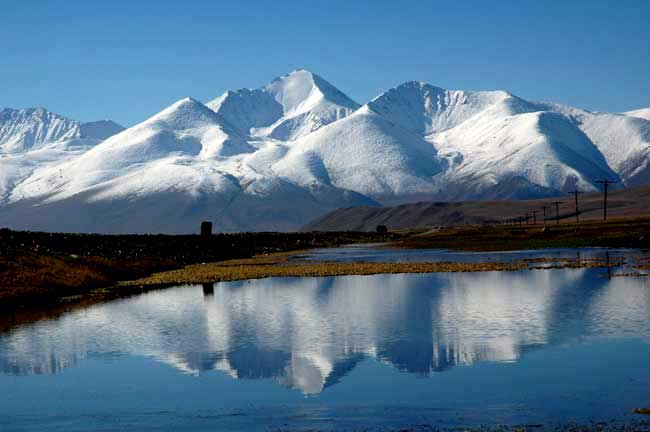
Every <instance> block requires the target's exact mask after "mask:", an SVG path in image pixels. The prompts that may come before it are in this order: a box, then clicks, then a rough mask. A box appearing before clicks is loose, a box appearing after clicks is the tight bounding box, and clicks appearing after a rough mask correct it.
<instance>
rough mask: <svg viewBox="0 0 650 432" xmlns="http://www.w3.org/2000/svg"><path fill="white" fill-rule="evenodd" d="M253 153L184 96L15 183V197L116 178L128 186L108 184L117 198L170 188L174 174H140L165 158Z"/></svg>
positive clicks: (65, 192) (54, 193)
mask: <svg viewBox="0 0 650 432" xmlns="http://www.w3.org/2000/svg"><path fill="white" fill-rule="evenodd" d="M250 151H253V147H251V146H250V145H249V144H248V143H246V141H244V140H243V139H242V138H241V137H240V136H239V135H238V134H237V132H236V131H234V129H232V128H231V127H230V126H229V125H228V124H227V123H226V122H225V121H224V120H223V119H221V118H220V117H219V115H218V114H215V113H214V112H213V111H212V110H210V109H209V108H207V107H206V106H205V105H203V104H201V103H200V102H197V101H195V100H193V99H191V98H186V99H182V100H180V101H178V102H176V103H174V104H172V105H170V106H169V107H167V108H166V109H164V110H163V111H161V112H160V113H158V114H156V115H155V116H153V117H151V118H150V119H148V120H146V121H144V122H142V123H140V124H138V125H136V126H134V127H132V128H130V129H127V130H125V131H123V132H121V133H119V134H117V135H114V136H112V137H110V138H109V139H107V140H105V141H104V142H102V143H101V144H99V145H97V146H95V147H94V148H92V149H91V150H89V151H88V152H86V153H84V154H83V155H82V156H80V157H78V158H76V159H74V160H71V161H69V162H66V163H64V164H61V165H55V166H52V167H50V168H49V169H47V170H44V171H42V172H39V173H38V174H39V175H38V176H33V177H32V178H30V179H29V180H28V181H26V182H24V183H22V184H21V185H19V186H17V187H16V189H15V190H14V192H13V194H12V200H17V199H23V198H25V197H39V196H42V195H50V198H51V199H54V198H57V199H60V198H65V197H69V196H72V195H74V194H77V193H79V192H81V191H83V190H84V189H86V188H89V187H95V186H97V185H99V184H102V183H105V182H110V181H111V180H113V179H117V178H121V179H122V180H123V182H126V183H127V184H126V185H120V186H116V185H114V184H112V183H111V184H109V185H107V186H106V187H109V189H110V190H112V191H114V192H115V193H117V194H118V195H119V196H125V195H129V194H136V195H137V194H138V193H139V192H138V191H140V190H141V191H142V193H145V194H146V193H149V192H152V191H157V190H158V189H159V188H161V187H162V188H163V189H165V190H167V189H169V188H173V187H174V184H173V181H172V182H171V183H170V184H166V183H165V178H164V177H171V176H169V175H166V176H164V177H162V178H160V177H157V176H156V175H151V174H148V173H142V172H143V171H145V170H149V171H150V172H154V173H155V172H157V170H158V169H159V167H160V163H161V160H166V161H177V160H182V159H183V158H189V160H190V161H191V160H203V159H209V158H219V157H226V156H232V155H235V154H239V153H243V152H250ZM135 172H141V175H139V176H137V175H135V174H134V173H135ZM133 176H134V177H133ZM134 179H135V180H134ZM147 181H148V182H149V183H146V182H147ZM143 182H144V183H143ZM147 186H150V187H147ZM199 186H200V184H197V187H199Z"/></svg>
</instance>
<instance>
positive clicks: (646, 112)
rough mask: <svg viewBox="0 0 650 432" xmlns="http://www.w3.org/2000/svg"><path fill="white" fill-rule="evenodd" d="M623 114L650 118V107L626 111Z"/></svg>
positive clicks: (645, 118)
mask: <svg viewBox="0 0 650 432" xmlns="http://www.w3.org/2000/svg"><path fill="white" fill-rule="evenodd" d="M623 114H625V115H627V116H630V117H637V118H640V119H644V120H650V108H641V109H638V110H634V111H628V112H624V113H623Z"/></svg>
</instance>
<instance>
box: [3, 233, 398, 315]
mask: <svg viewBox="0 0 650 432" xmlns="http://www.w3.org/2000/svg"><path fill="white" fill-rule="evenodd" d="M396 238H397V237H396V236H395V235H378V234H375V233H287V234H285V233H242V234H222V235H215V236H212V237H211V238H209V239H203V238H201V237H200V236H192V235H186V236H165V235H87V234H50V233H35V232H14V231H9V230H0V308H2V309H15V308H16V307H20V306H31V305H38V304H47V305H52V304H53V303H55V302H56V301H57V300H59V299H61V298H64V297H70V296H75V295H80V294H84V293H88V292H89V291H90V290H92V289H95V288H101V287H108V286H111V285H114V284H116V283H117V282H119V281H122V280H130V279H137V278H142V277H145V276H147V275H150V274H152V273H154V272H160V271H164V270H170V269H174V268H181V267H183V266H186V265H191V264H195V263H202V262H218V261H223V260H228V259H234V258H247V257H251V256H254V255H259V254H269V253H275V252H281V251H290V250H300V249H307V248H315V247H330V246H337V245H341V244H348V243H356V242H370V241H374V242H376V241H386V240H394V239H396Z"/></svg>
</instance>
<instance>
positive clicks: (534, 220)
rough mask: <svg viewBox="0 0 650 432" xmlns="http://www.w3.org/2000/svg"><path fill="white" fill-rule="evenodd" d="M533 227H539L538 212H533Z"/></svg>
mask: <svg viewBox="0 0 650 432" xmlns="http://www.w3.org/2000/svg"><path fill="white" fill-rule="evenodd" d="M533 225H537V210H533Z"/></svg>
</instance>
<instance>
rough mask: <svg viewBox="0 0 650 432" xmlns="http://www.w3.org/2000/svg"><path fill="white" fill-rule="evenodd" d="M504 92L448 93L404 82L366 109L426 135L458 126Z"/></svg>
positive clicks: (498, 98)
mask: <svg viewBox="0 0 650 432" xmlns="http://www.w3.org/2000/svg"><path fill="white" fill-rule="evenodd" d="M508 98H512V95H510V93H508V92H505V91H479V92H469V91H463V90H447V89H444V88H442V87H436V86H433V85H431V84H428V83H426V82H423V81H407V82H405V83H402V84H400V85H398V86H397V87H394V88H392V89H389V90H387V91H385V92H384V93H382V94H380V95H379V96H377V97H376V98H374V99H373V100H372V101H370V102H369V103H368V106H369V107H370V108H371V109H372V110H373V111H375V112H377V113H379V114H381V115H383V116H385V117H386V118H388V119H389V120H391V121H392V122H393V123H395V124H398V125H400V126H402V127H405V128H406V129H409V130H412V131H413V132H416V133H418V134H424V135H428V134H430V133H433V132H441V131H444V130H446V129H450V128H453V127H455V126H458V125H459V124H461V123H462V122H464V121H465V120H467V119H469V118H470V117H473V116H474V115H476V114H478V113H480V112H482V111H484V110H486V109H487V108H489V107H490V106H493V105H495V104H497V103H499V102H501V101H503V100H505V99H508Z"/></svg>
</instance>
